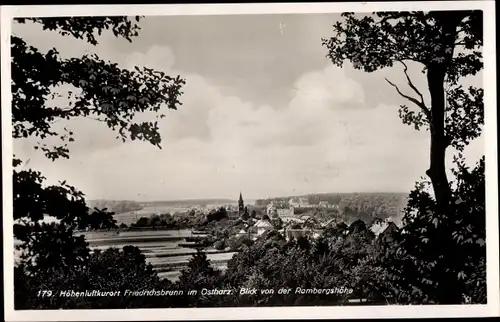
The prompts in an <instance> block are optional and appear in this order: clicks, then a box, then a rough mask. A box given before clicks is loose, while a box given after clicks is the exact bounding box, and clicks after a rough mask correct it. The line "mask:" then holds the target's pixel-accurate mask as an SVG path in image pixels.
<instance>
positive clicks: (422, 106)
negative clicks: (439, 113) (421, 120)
mask: <svg viewBox="0 0 500 322" xmlns="http://www.w3.org/2000/svg"><path fill="white" fill-rule="evenodd" d="M405 74H406V73H405ZM385 80H386V82H387V83H389V85H391V86H392V87H394V88H395V89H396V91H397V92H398V94H399V95H401V96H402V97H404V98H406V99H407V100H409V101H410V102H412V103H413V104H415V105H417V106H418V107H420V109H422V111H423V112H424V114H425V116H426V117H427V120H430V117H431V113H430V111H429V109H428V108H427V106H425V104H424V103H423V102H419V101H418V100H417V99H416V98H414V97H411V96H408V95H406V94H403V93H402V92H401V90H400V89H399V87H398V86H397V85H395V84H394V83H392V82H391V81H390V80H388V79H387V78H386V79H385ZM412 85H413V84H412ZM415 89H416V88H415ZM417 92H418V90H417ZM418 93H420V92H418Z"/></svg>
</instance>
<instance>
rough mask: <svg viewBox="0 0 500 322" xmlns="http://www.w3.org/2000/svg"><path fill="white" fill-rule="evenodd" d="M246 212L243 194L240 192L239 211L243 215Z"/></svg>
mask: <svg viewBox="0 0 500 322" xmlns="http://www.w3.org/2000/svg"><path fill="white" fill-rule="evenodd" d="M244 212H245V203H244V202H243V196H242V195H241V192H240V199H239V200H238V213H239V215H240V216H241V215H242V214H243V213H244Z"/></svg>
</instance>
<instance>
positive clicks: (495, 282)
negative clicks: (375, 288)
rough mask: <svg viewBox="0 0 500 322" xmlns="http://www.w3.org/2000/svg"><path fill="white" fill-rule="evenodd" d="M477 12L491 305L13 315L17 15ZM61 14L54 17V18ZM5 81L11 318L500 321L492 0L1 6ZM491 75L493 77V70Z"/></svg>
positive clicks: (7, 314)
mask: <svg viewBox="0 0 500 322" xmlns="http://www.w3.org/2000/svg"><path fill="white" fill-rule="evenodd" d="M472 8H474V9H480V10H483V12H484V39H485V41H484V48H483V49H484V70H485V73H484V90H485V96H484V102H485V127H484V135H485V136H486V137H485V139H486V140H485V141H486V146H485V155H486V169H485V171H486V184H487V196H486V209H487V211H486V212H487V216H486V217H487V218H486V230H487V234H486V247H487V284H488V287H487V296H488V304H487V305H452V306H439V305H429V306H425V308H423V307H421V306H403V305H398V306H361V307H355V306H351V307H339V306H336V307H274V308H271V307H263V308H255V307H247V308H233V307H230V308H193V309H180V308H175V309H127V310H23V311H15V310H14V289H13V284H14V283H13V272H14V269H13V268H14V256H13V252H12V251H11V250H13V248H14V242H13V241H14V240H13V228H12V216H9V215H10V214H11V213H12V176H11V175H6V174H9V173H12V170H13V169H12V151H13V144H12V137H11V133H12V124H11V122H10V120H11V109H10V108H8V107H9V106H10V104H11V89H10V31H11V21H12V18H13V17H19V16H24V17H30V16H39V17H42V16H45V17H48V16H55V15H57V16H96V15H99V16H107V15H128V16H135V15H144V16H167V15H227V14H278V13H280V14H285V13H290V14H291V13H300V14H305V13H328V12H332V13H333V12H345V11H349V12H372V11H394V10H397V11H401V10H421V11H428V10H458V9H472ZM55 13H57V14H55ZM1 42H2V47H1V53H2V55H1V79H2V89H1V90H2V92H1V94H2V100H1V102H2V151H3V153H2V158H3V162H2V165H3V166H2V171H3V174H4V175H3V182H2V184H3V189H2V191H3V214H4V217H3V225H4V227H3V228H4V229H3V232H4V237H3V239H4V240H3V241H4V268H5V269H4V286H5V291H4V299H5V300H4V310H5V318H6V321H42V320H43V321H61V320H64V321H77V320H78V321H92V320H102V321H108V320H124V321H133V320H144V319H147V320H208V319H220V320H228V319H243V320H250V319H273V318H274V319H299V318H302V319H312V318H328V319H334V318H368V317H369V318H390V317H476V316H478V317H479V316H498V315H499V314H500V308H499V307H500V304H499V303H500V299H499V285H500V281H499V276H500V273H499V263H498V258H499V249H498V244H499V239H498V181H497V180H498V173H497V164H498V159H497V158H498V156H497V149H496V144H497V141H496V134H497V129H496V127H497V124H496V113H497V109H496V106H497V105H496V79H495V77H496V75H495V74H494V72H493V71H495V70H496V61H495V57H496V47H495V3H494V1H456V2H448V1H442V2H441V1H433V2H431V1H429V2H423V1H422V2H371V3H361V2H358V3H279V4H276V3H275V4H271V3H267V4H217V5H216V4H203V5H200V4H185V5H119V6H118V5H116V6H115V5H99V6H90V5H88V6H81V5H80V6H71V5H65V6H49V5H44V6H3V7H1ZM489 71H491V72H489Z"/></svg>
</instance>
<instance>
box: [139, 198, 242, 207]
mask: <svg viewBox="0 0 500 322" xmlns="http://www.w3.org/2000/svg"><path fill="white" fill-rule="evenodd" d="M234 203H237V201H236V200H231V199H185V200H166V201H165V200H164V201H147V202H140V205H141V206H143V207H163V206H166V207H195V206H198V207H205V206H209V205H225V204H234Z"/></svg>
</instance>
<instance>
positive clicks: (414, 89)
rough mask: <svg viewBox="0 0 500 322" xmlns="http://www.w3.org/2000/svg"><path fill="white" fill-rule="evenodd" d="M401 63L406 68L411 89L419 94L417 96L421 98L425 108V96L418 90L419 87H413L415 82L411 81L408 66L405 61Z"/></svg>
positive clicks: (405, 71)
mask: <svg viewBox="0 0 500 322" xmlns="http://www.w3.org/2000/svg"><path fill="white" fill-rule="evenodd" d="M400 63H401V64H402V65H403V66H404V70H403V72H404V73H405V76H406V80H407V81H408V85H409V86H410V87H411V89H413V91H415V93H417V95H418V96H419V97H420V102H421V103H422V105H424V106H425V101H424V96H423V95H422V93H421V92H420V91H419V90H418V89H417V87H416V86H415V85H413V82H412V81H411V78H410V76H409V75H408V66H406V64H405V63H404V62H403V61H400ZM425 108H427V106H425Z"/></svg>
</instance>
